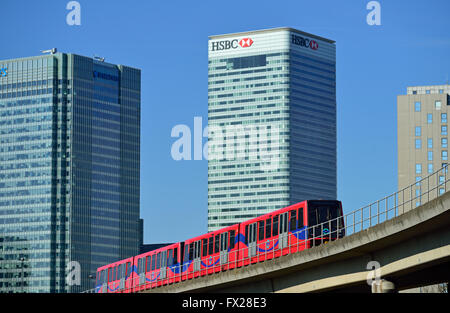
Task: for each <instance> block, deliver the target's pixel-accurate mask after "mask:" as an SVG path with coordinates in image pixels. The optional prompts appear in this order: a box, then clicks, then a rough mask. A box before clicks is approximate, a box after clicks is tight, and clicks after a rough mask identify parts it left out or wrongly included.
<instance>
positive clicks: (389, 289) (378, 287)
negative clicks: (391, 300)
mask: <svg viewBox="0 0 450 313" xmlns="http://www.w3.org/2000/svg"><path fill="white" fill-rule="evenodd" d="M394 292H395V285H394V283H393V282H390V281H387V280H385V279H381V280H380V281H379V282H378V283H377V282H376V281H374V282H373V283H372V293H394Z"/></svg>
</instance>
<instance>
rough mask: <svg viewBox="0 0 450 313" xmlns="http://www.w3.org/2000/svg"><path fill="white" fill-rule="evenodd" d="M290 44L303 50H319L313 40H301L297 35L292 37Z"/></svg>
mask: <svg viewBox="0 0 450 313" xmlns="http://www.w3.org/2000/svg"><path fill="white" fill-rule="evenodd" d="M291 38H292V43H293V44H294V45H297V46H302V47H305V48H311V49H312V50H317V49H319V44H318V43H317V41H315V40H310V39H307V38H303V37H301V36H298V35H292V37H291Z"/></svg>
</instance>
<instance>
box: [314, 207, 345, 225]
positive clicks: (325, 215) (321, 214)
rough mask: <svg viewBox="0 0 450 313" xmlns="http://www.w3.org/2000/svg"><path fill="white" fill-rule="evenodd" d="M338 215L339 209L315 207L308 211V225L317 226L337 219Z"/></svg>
mask: <svg viewBox="0 0 450 313" xmlns="http://www.w3.org/2000/svg"><path fill="white" fill-rule="evenodd" d="M339 215H340V209H339V207H333V206H317V207H313V208H310V209H309V214H308V224H309V226H314V225H319V224H322V223H325V222H328V221H330V220H334V219H336V218H338V217H339Z"/></svg>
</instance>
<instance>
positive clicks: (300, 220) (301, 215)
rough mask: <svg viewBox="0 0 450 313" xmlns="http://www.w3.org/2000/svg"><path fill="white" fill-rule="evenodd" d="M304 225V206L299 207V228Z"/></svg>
mask: <svg viewBox="0 0 450 313" xmlns="http://www.w3.org/2000/svg"><path fill="white" fill-rule="evenodd" d="M303 226H305V225H304V223H303V208H299V209H298V228H302V227H303Z"/></svg>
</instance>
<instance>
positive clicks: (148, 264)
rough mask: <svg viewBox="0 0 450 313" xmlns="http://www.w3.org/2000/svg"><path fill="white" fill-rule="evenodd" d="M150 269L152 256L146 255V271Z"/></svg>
mask: <svg viewBox="0 0 450 313" xmlns="http://www.w3.org/2000/svg"><path fill="white" fill-rule="evenodd" d="M151 269H152V256H151V255H147V268H146V269H145V271H146V272H150V271H151Z"/></svg>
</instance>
